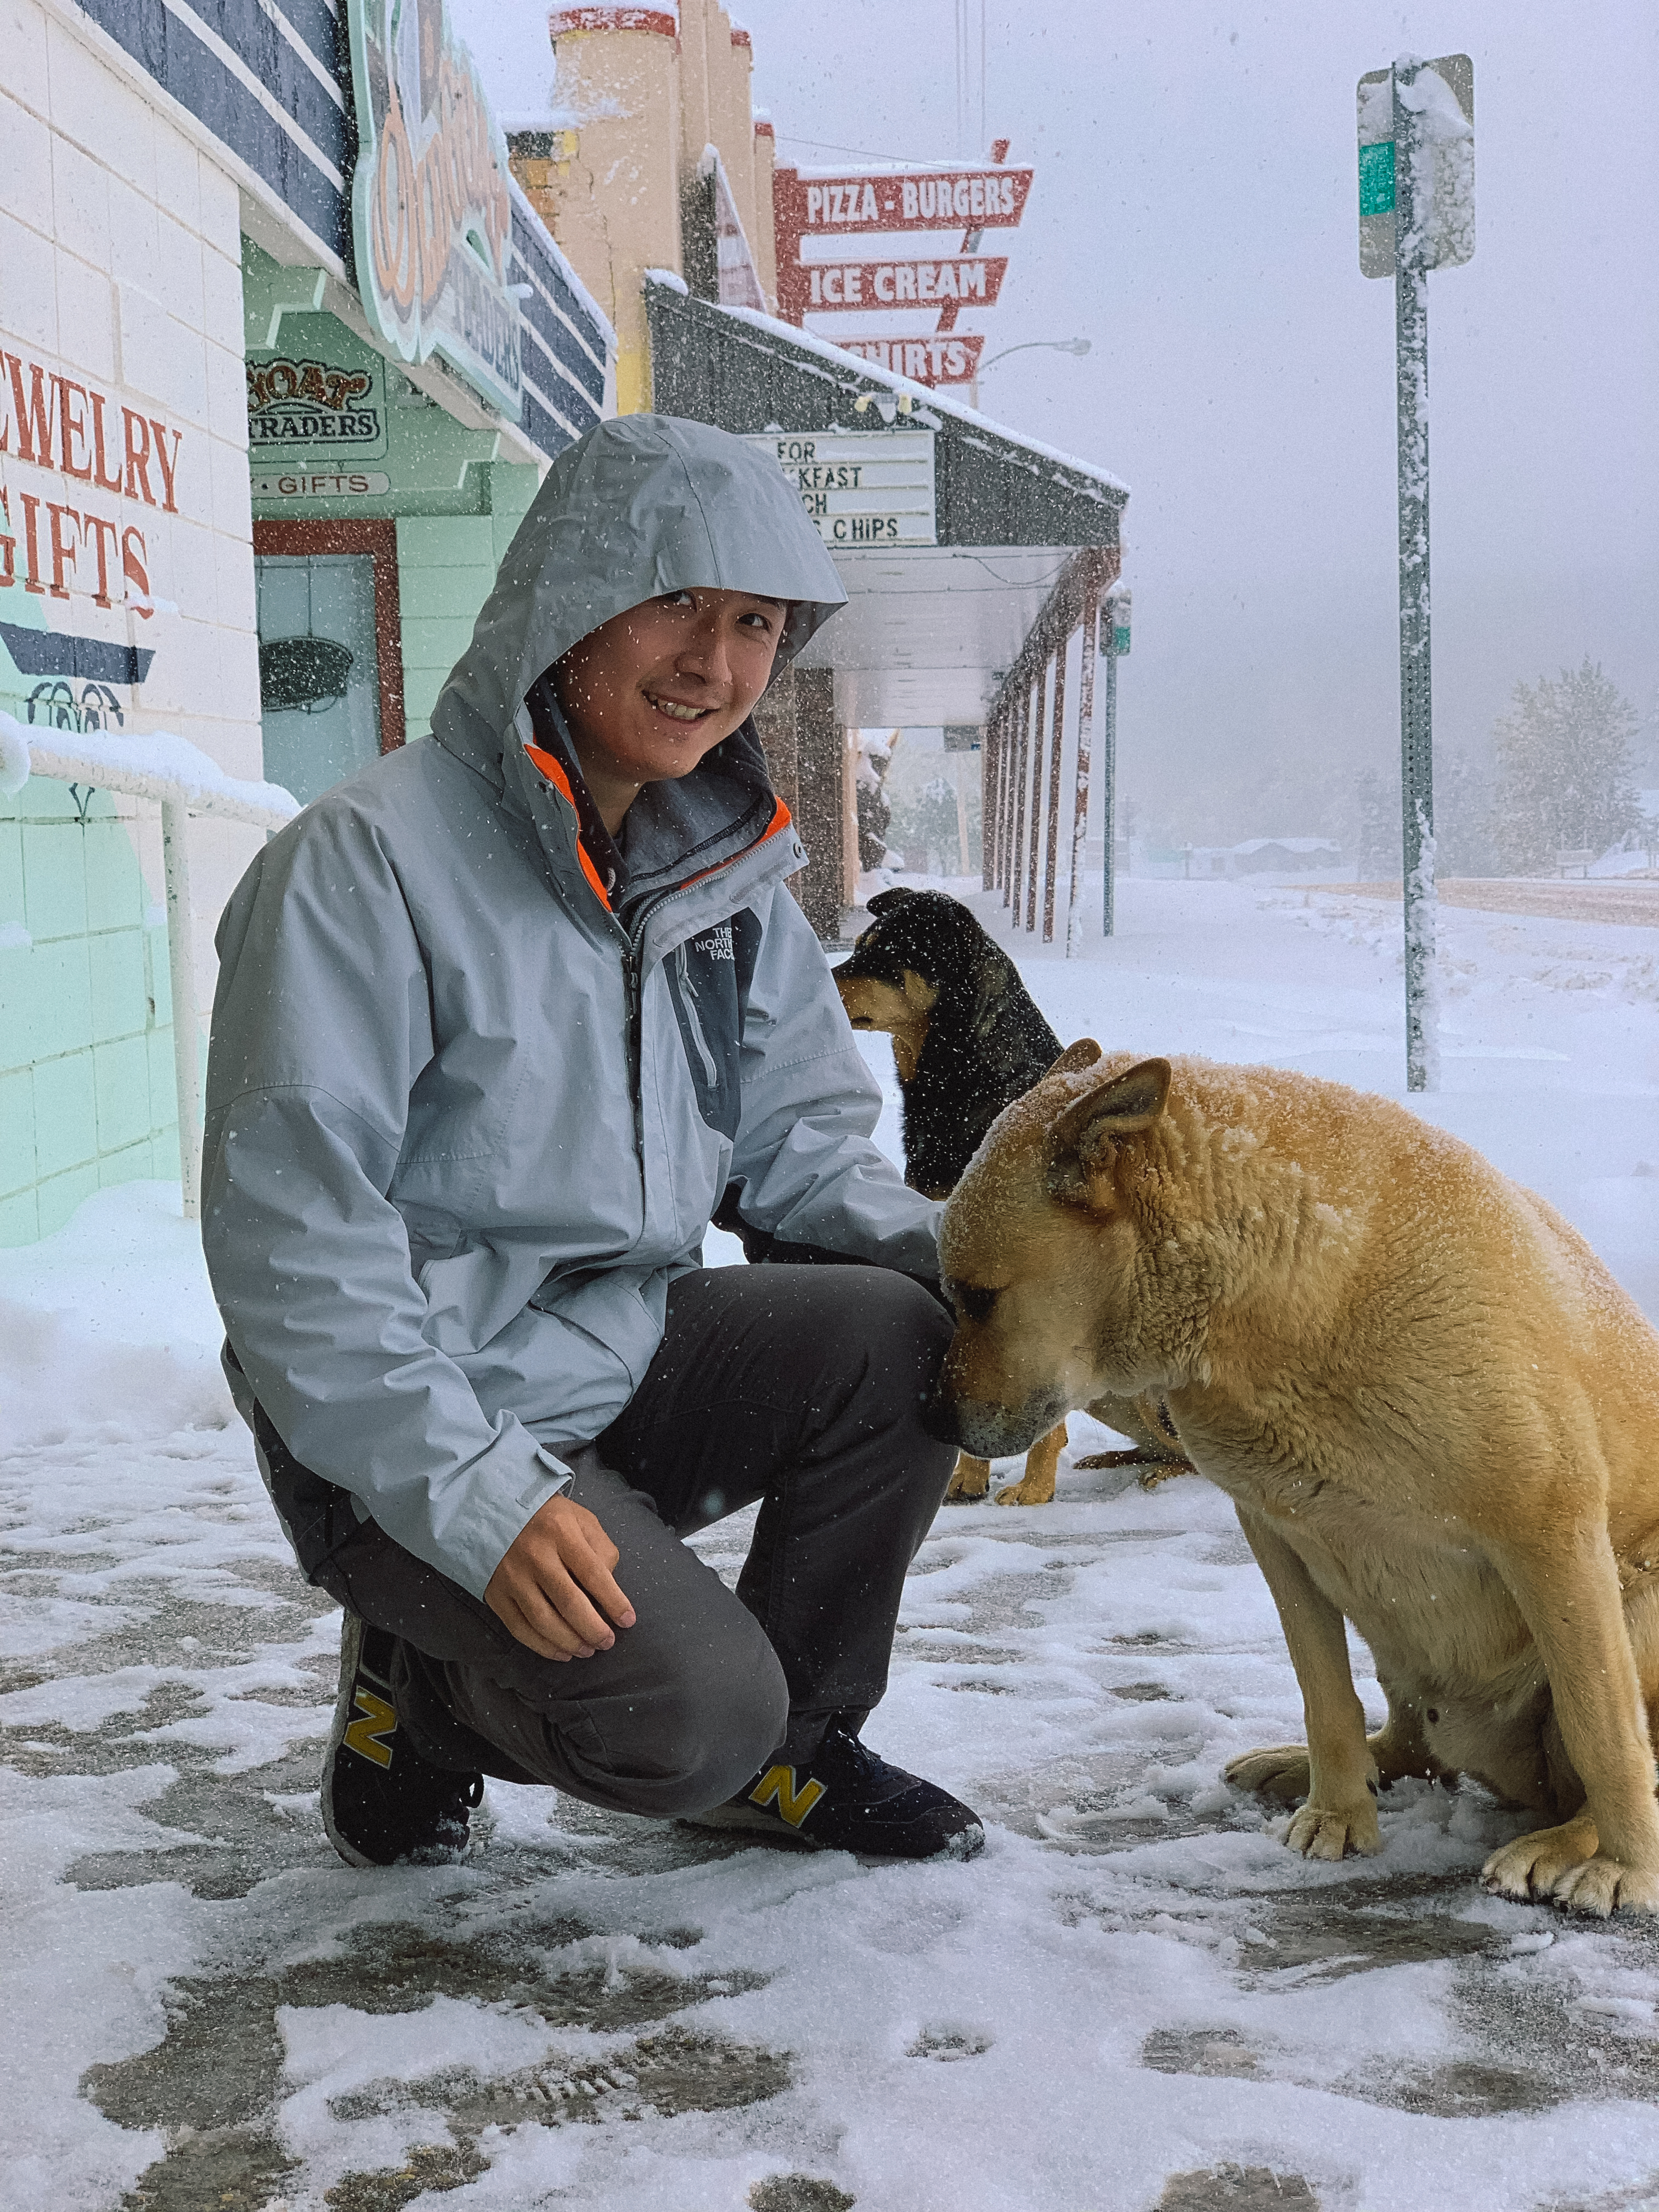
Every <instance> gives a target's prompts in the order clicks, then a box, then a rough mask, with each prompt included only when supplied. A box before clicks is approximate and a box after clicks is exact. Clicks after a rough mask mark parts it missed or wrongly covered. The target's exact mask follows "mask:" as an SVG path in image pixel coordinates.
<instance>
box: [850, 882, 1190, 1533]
mask: <svg viewBox="0 0 1659 2212" xmlns="http://www.w3.org/2000/svg"><path fill="white" fill-rule="evenodd" d="M870 911H871V913H872V915H874V916H875V917H876V919H875V921H873V922H872V925H871V927H869V928H868V929H866V931H865V932H864V934H863V935H862V936H861V937H860V939H858V941H857V943H856V944H855V945H854V947H853V951H852V953H851V956H850V957H848V959H846V960H843V961H842V963H841V965H840V967H839V968H837V969H836V971H835V975H836V988H837V989H838V990H839V991H840V993H841V996H842V1005H843V1006H845V1007H846V1009H847V1013H848V1019H849V1020H850V1021H851V1023H852V1024H853V1027H854V1029H855V1030H882V1031H884V1033H885V1034H886V1035H887V1036H890V1037H891V1038H892V1040H893V1064H894V1066H895V1067H896V1069H897V1071H898V1079H899V1093H900V1096H901V1097H902V1100H903V1102H904V1179H905V1181H906V1182H908V1184H909V1185H910V1187H911V1188H912V1189H913V1190H920V1191H921V1192H923V1193H924V1194H926V1195H927V1197H929V1198H948V1197H949V1196H950V1194H951V1192H952V1191H953V1190H954V1189H955V1188H956V1187H957V1183H958V1182H960V1181H961V1179H962V1176H963V1171H964V1170H965V1169H966V1168H967V1165H968V1163H969V1160H970V1159H972V1158H973V1157H974V1154H975V1152H976V1151H977V1150H978V1148H979V1144H980V1139H981V1138H982V1137H983V1136H984V1134H985V1133H986V1131H987V1129H988V1128H989V1127H990V1126H991V1124H992V1122H993V1121H995V1119H996V1117H997V1115H999V1114H1000V1113H1001V1111H1002V1109H1003V1108H1004V1107H1005V1106H1009V1105H1012V1103H1013V1102H1014V1100H1015V1099H1016V1098H1020V1097H1024V1094H1025V1093H1026V1092H1027V1091H1029V1090H1030V1088H1031V1085H1033V1084H1034V1083H1036V1082H1039V1081H1040V1080H1041V1079H1042V1077H1043V1076H1044V1075H1046V1074H1047V1073H1048V1070H1049V1068H1050V1067H1052V1066H1054V1062H1055V1060H1058V1059H1059V1057H1060V1039H1059V1038H1058V1037H1057V1036H1055V1035H1054V1031H1053V1030H1051V1029H1050V1028H1049V1026H1048V1023H1047V1022H1046V1021H1044V1019H1043V1018H1042V1014H1041V1013H1040V1012H1038V1010H1037V1007H1036V1002H1035V1001H1034V1000H1033V999H1032V997H1031V994H1030V992H1029V991H1028V990H1027V989H1026V987H1025V986H1024V983H1022V982H1021V981H1020V979H1019V970H1018V969H1017V968H1016V967H1015V965H1014V963H1013V962H1012V960H1011V959H1010V958H1009V957H1008V956H1007V954H1006V952H1004V951H1002V950H1001V948H1000V946H999V945H995V944H994V943H993V942H992V940H991V939H990V938H988V937H987V935H986V933H985V932H984V931H983V930H982V929H981V927H980V926H979V924H978V922H977V921H975V919H974V917H973V915H971V914H970V913H969V910H968V908H966V907H965V906H963V904H962V903H961V902H959V901H958V900H957V899H953V898H950V897H947V896H946V895H945V892H943V891H913V890H890V891H878V893H877V895H876V896H875V897H874V898H872V900H871V902H870ZM1091 1410H1094V1411H1096V1412H1097V1414H1098V1417H1099V1418H1100V1419H1103V1420H1105V1421H1106V1422H1108V1424H1109V1426H1111V1427H1112V1428H1115V1429H1116V1430H1118V1431H1120V1432H1121V1434H1123V1435H1125V1436H1129V1437H1133V1438H1134V1439H1135V1442H1136V1445H1137V1449H1135V1450H1133V1451H1127V1452H1102V1453H1099V1454H1097V1455H1095V1456H1093V1457H1091V1458H1089V1459H1082V1460H1079V1462H1077V1464H1078V1465H1079V1467H1090V1468H1095V1467H1127V1466H1150V1467H1151V1468H1154V1469H1156V1470H1158V1472H1160V1473H1166V1474H1176V1473H1178V1472H1179V1471H1180V1470H1181V1469H1182V1468H1184V1467H1185V1466H1186V1464H1187V1462H1185V1460H1183V1459H1182V1455H1181V1447H1180V1444H1179V1443H1176V1441H1174V1431H1173V1430H1168V1431H1167V1433H1166V1432H1165V1424H1167V1420H1168V1416H1167V1415H1165V1416H1164V1422H1163V1423H1160V1422H1159V1421H1158V1417H1157V1409H1156V1408H1155V1407H1154V1406H1152V1404H1150V1403H1149V1404H1148V1405H1147V1406H1146V1407H1141V1406H1139V1405H1137V1404H1133V1403H1126V1404H1124V1405H1123V1406H1121V1407H1119V1406H1116V1405H1115V1404H1114V1406H1112V1407H1109V1408H1093V1409H1091ZM1065 1442H1066V1424H1065V1422H1064V1421H1061V1422H1060V1425H1058V1426H1057V1427H1056V1428H1053V1429H1051V1430H1049V1431H1048V1434H1047V1435H1046V1436H1042V1437H1039V1438H1038V1439H1037V1441H1036V1443H1034V1444H1033V1445H1032V1446H1031V1448H1030V1451H1029V1452H1028V1453H1027V1455H1026V1460H1025V1473H1024V1477H1023V1479H1022V1480H1020V1481H1018V1482H1017V1483H1014V1484H1012V1485H1011V1486H1010V1487H1009V1488H1007V1489H1006V1490H1001V1491H999V1492H997V1503H998V1504H999V1505H1047V1504H1049V1502H1050V1501H1051V1500H1052V1498H1053V1497H1054V1468H1055V1466H1056V1464H1057V1462H1058V1461H1059V1458H1060V1450H1061V1448H1062V1446H1063V1445H1064V1444H1065ZM1152 1479H1153V1480H1157V1479H1158V1474H1156V1473H1155V1474H1153V1477H1152ZM1143 1480H1144V1478H1143ZM990 1482H991V1464H990V1462H989V1461H988V1460H983V1459H975V1458H974V1457H973V1456H972V1455H970V1454H969V1453H967V1452H963V1454H962V1455H961V1456H960V1457H959V1458H958V1459H957V1464H956V1469H955V1472H954V1473H953V1474H952V1475H951V1486H950V1489H949V1490H948V1491H947V1492H946V1493H945V1495H946V1497H947V1498H953V1499H957V1500H967V1499H971V1498H983V1497H984V1496H985V1494H986V1492H987V1490H988V1489H989V1487H990ZM1149 1486H1150V1485H1149Z"/></svg>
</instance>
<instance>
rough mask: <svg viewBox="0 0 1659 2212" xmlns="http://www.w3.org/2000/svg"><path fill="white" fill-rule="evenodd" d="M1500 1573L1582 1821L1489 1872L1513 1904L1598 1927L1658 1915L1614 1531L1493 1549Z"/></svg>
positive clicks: (1638, 1710) (1658, 1865) (1634, 1679)
mask: <svg viewBox="0 0 1659 2212" xmlns="http://www.w3.org/2000/svg"><path fill="white" fill-rule="evenodd" d="M1491 1556H1492V1563H1493V1565H1495V1566H1496V1567H1497V1569H1498V1573H1499V1574H1500V1575H1502V1577H1504V1582H1505V1583H1507V1584H1508V1586H1509V1589H1510V1594H1511V1595H1512V1596H1513V1597H1514V1599H1515V1601H1516V1604H1517V1605H1518V1606H1519V1607H1520V1608H1521V1611H1522V1614H1523V1616H1524V1617H1525V1620H1526V1623H1527V1626H1528V1628H1530V1629H1531V1631H1532V1633H1533V1640H1534V1643H1535V1644H1537V1646H1538V1651H1539V1656H1540V1657H1541V1659H1542V1660H1543V1662H1544V1669H1545V1672H1546V1673H1547V1674H1548V1676H1549V1681H1550V1692H1551V1696H1552V1699H1553V1703H1554V1706H1555V1717H1556V1721H1557V1723H1558V1724H1559V1727H1560V1730H1561V1735H1562V1740H1563V1741H1564V1742H1565V1745H1566V1747H1567V1755H1568V1757H1569V1758H1570V1759H1571V1761H1572V1763H1573V1765H1574V1766H1575V1767H1576V1768H1577V1771H1578V1775H1579V1778H1580V1779H1581V1780H1582V1781H1583V1784H1584V1789H1585V1792H1586V1798H1585V1803H1584V1807H1583V1811H1582V1812H1580V1813H1578V1814H1576V1815H1575V1816H1574V1817H1573V1818H1572V1819H1571V1820H1567V1821H1565V1822H1564V1823H1563V1824H1562V1825H1561V1826H1559V1827H1555V1828H1540V1829H1536V1830H1534V1832H1533V1833H1532V1834H1531V1835H1529V1836H1522V1837H1519V1838H1517V1839H1516V1841H1515V1842H1514V1843H1512V1844H1504V1848H1503V1849H1502V1850H1497V1851H1494V1852H1493V1853H1492V1857H1490V1858H1489V1859H1488V1860H1487V1861H1486V1866H1485V1868H1484V1869H1483V1870H1482V1879H1483V1880H1484V1881H1485V1882H1486V1886H1487V1887H1488V1888H1491V1889H1495V1890H1498V1891H1499V1892H1500V1893H1502V1894H1503V1895H1504V1896H1506V1897H1528V1896H1532V1897H1541V1896H1551V1897H1553V1898H1555V1899H1557V1901H1558V1902H1559V1903H1560V1904H1563V1905H1572V1906H1573V1907H1574V1908H1575V1909H1576V1910H1577V1911H1580V1912H1594V1913H1597V1914H1599V1915H1601V1917H1604V1918H1605V1917H1606V1916H1607V1914H1608V1913H1610V1912H1612V1911H1613V1910H1614V1909H1615V1908H1616V1907H1620V1906H1622V1907H1623V1909H1624V1910H1625V1911H1627V1912H1659V1808H1656V1806H1655V1803H1654V1788H1653V1785H1654V1773H1653V1747H1652V1745H1651V1743H1650V1741H1649V1735H1648V1718H1647V1711H1646V1708H1645V1706H1644V1703H1643V1699H1642V1686H1641V1683H1640V1681H1639V1680H1638V1675H1637V1671H1636V1661H1635V1658H1634V1656H1633V1655H1632V1651H1631V1646H1630V1636H1629V1632H1628V1631H1627V1629H1626V1622H1625V1607H1624V1601H1623V1595H1622V1593H1621V1591H1620V1584H1619V1568H1618V1563H1617V1561H1616V1560H1615V1559H1614V1558H1613V1547H1612V1545H1611V1544H1610V1543H1609V1542H1608V1541H1607V1531H1606V1529H1605V1528H1601V1527H1599V1526H1597V1527H1595V1528H1581V1529H1579V1530H1577V1531H1575V1532H1572V1533H1571V1534H1570V1535H1569V1537H1568V1540H1567V1541H1565V1543H1559V1544H1557V1545H1556V1546H1554V1547H1552V1548H1551V1549H1550V1550H1549V1551H1548V1552H1547V1553H1546V1552H1544V1551H1542V1550H1533V1549H1527V1548H1523V1547H1521V1546H1519V1545H1515V1544H1506V1545H1501V1546H1498V1545H1495V1546H1493V1547H1492V1551H1491Z"/></svg>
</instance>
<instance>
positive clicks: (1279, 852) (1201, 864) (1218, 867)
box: [1186, 837, 1342, 879]
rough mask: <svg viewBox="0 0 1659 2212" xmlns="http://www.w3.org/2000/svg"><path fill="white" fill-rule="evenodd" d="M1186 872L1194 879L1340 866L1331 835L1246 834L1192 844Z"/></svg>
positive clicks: (1309, 871) (1324, 871) (1329, 869)
mask: <svg viewBox="0 0 1659 2212" xmlns="http://www.w3.org/2000/svg"><path fill="white" fill-rule="evenodd" d="M1188 852H1189V853H1190V856H1191V860H1190V866H1189V867H1188V869H1187V870H1186V872H1187V873H1188V874H1190V875H1191V876H1193V877H1194V878H1206V877H1225V878H1229V879H1231V878H1233V877H1235V876H1263V875H1287V876H1288V875H1304V874H1315V873H1319V874H1326V875H1328V874H1330V873H1331V872H1333V871H1334V870H1335V869H1337V868H1340V866H1341V865H1342V848H1341V847H1340V845H1339V844H1338V843H1337V842H1336V841H1335V839H1334V838H1332V837H1246V838H1245V839H1244V840H1243V842H1242V843H1241V844H1237V845H1194V846H1191V847H1189V848H1188Z"/></svg>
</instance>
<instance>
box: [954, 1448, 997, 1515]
mask: <svg viewBox="0 0 1659 2212" xmlns="http://www.w3.org/2000/svg"><path fill="white" fill-rule="evenodd" d="M990 1487H991V1462H990V1461H989V1460H988V1459H975V1458H974V1457H973V1455H971V1454H970V1453H969V1452H958V1453H957V1463H956V1465H955V1466H954V1467H953V1468H951V1480H950V1482H949V1483H948V1484H947V1485H946V1486H945V1504H947V1505H969V1504H972V1503H973V1502H974V1501H975V1499H976V1498H983V1497H984V1495H985V1493H986V1492H987V1490H988V1489H989V1488H990Z"/></svg>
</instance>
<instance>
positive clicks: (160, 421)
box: [0, 352, 184, 621]
mask: <svg viewBox="0 0 1659 2212" xmlns="http://www.w3.org/2000/svg"><path fill="white" fill-rule="evenodd" d="M183 444H184V433H183V431H181V430H176V429H174V428H173V426H172V424H171V423H170V422H167V420H166V418H165V416H164V415H148V414H145V413H144V412H143V410H142V409H140V408H137V407H129V406H127V405H126V404H125V403H124V402H123V400H122V399H121V398H119V396H118V394H116V393H113V392H100V390H99V389H98V387H97V386H95V385H93V384H90V383H84V382H82V381H80V380H77V379H76V378H75V377H74V376H71V375H70V374H66V373H65V372H64V370H63V369H60V368H56V367H54V366H53V364H52V362H40V361H36V360H33V359H31V358H30V357H29V356H27V354H21V353H10V352H5V353H0V591H3V590H9V589H11V588H13V587H14V586H18V585H21V586H22V588H23V590H24V591H25V592H38V593H39V594H40V596H41V597H43V598H49V599H69V598H70V596H71V594H74V595H78V596H80V597H82V598H85V599H90V600H91V601H92V603H93V605H94V606H97V607H130V608H131V610H132V611H133V612H134V613H135V614H137V615H141V616H143V618H144V619H145V620H146V621H148V620H149V617H150V615H151V613H152V612H153V611H154V610H155V601H154V600H153V599H152V598H151V596H150V588H149V550H148V548H147V546H146V544H145V543H144V532H143V530H141V529H140V528H139V527H138V526H137V523H136V522H133V521H130V520H128V517H129V516H131V515H135V514H137V513H139V511H140V508H141V507H148V508H150V509H152V510H159V511H160V512H161V513H163V514H177V513H178V512H179V503H178V499H177V497H176V492H177V487H178V475H179V448H180V447H182V445H183ZM19 464H21V465H22V466H23V470H24V471H25V472H24V473H22V474H19V473H18V465H19ZM53 476H58V477H70V478H72V479H78V480H79V482H80V483H83V484H85V485H86V486H87V492H80V491H74V490H72V489H71V486H70V485H63V486H59V485H57V484H54V483H52V481H51V479H52V477H53ZM88 492H97V493H99V494H101V495H102V496H101V497H100V499H98V500H97V501H93V500H91V499H89V498H88V495H87V493H88ZM54 495H56V496H54ZM71 498H72V499H73V500H74V501H75V504H73V505H71V504H70V500H71ZM111 508H112V509H113V513H112V512H111V511H110V510H111Z"/></svg>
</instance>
